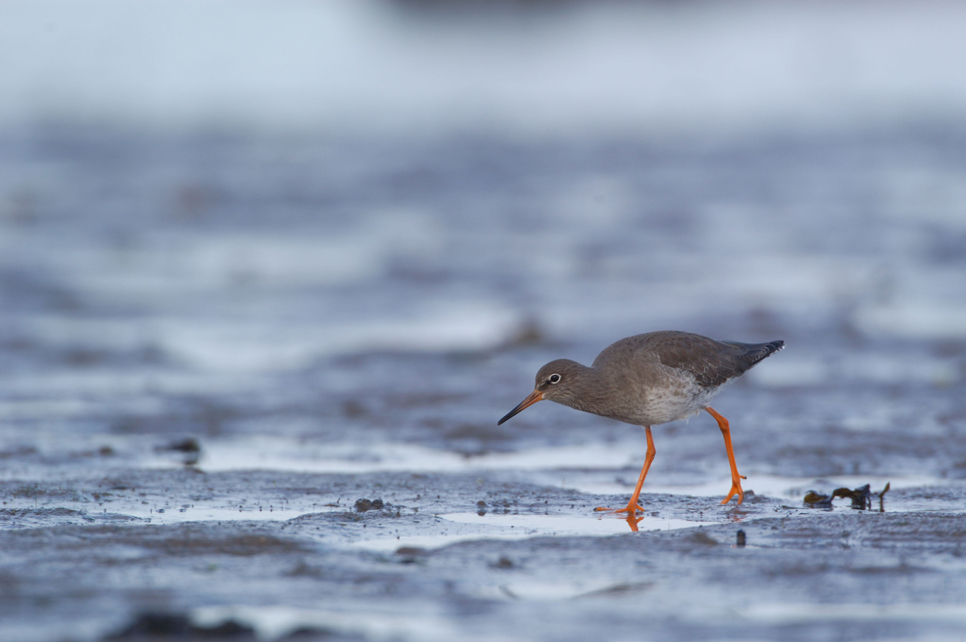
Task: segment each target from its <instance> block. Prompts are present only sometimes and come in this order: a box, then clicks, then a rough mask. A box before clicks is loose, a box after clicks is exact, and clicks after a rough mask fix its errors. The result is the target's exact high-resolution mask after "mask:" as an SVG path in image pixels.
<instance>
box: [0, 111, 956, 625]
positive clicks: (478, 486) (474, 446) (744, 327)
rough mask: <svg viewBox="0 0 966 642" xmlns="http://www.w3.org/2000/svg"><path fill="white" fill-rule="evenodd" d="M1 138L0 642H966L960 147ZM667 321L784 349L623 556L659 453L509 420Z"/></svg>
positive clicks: (696, 440) (667, 443) (666, 448)
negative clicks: (554, 366)
mask: <svg viewBox="0 0 966 642" xmlns="http://www.w3.org/2000/svg"><path fill="white" fill-rule="evenodd" d="M0 139H2V141H0V142H2V145H0V150H2V151H0V167H2V171H0V200H2V205H0V208H2V209H0V307H2V316H0V502H2V504H0V639H4V640H20V641H23V642H32V641H41V640H78V641H88V640H90V641H93V640H102V639H114V640H118V639H120V640H136V639H165V638H164V636H168V637H169V638H176V639H192V638H193V637H195V638H197V639H211V638H212V637H219V636H220V637H221V638H222V639H253V638H257V639H262V640H276V639H300V640H302V639H326V640H329V639H336V640H338V639H346V640H355V639H359V640H429V641H432V640H440V641H443V640H454V639H465V640H494V639H501V640H502V639H534V640H596V639H611V640H632V639H634V640H636V639H650V640H661V641H664V640H666V641H676V640H682V641H683V640H695V639H701V640H765V639H776V640H786V641H798V640H801V641H812V640H846V639H849V640H957V639H961V635H962V631H963V630H964V628H966V561H964V560H966V558H964V554H966V550H964V542H966V330H964V328H966V286H964V283H966V279H964V274H966V215H964V212H966V210H964V202H966V193H964V191H963V185H966V155H964V153H963V150H964V149H966V129H963V127H962V126H961V125H957V124H956V123H952V124H950V123H946V124H936V123H934V122H930V123H929V124H928V125H916V124H911V125H903V126H889V127H878V126H876V127H873V126H870V127H869V128H868V129H862V130H857V131H854V132H851V133H847V134H843V133H842V132H829V133H827V134H823V135H809V136H796V135H792V134H788V135H777V134H776V135H774V136H758V137H754V138H752V139H741V140H737V141H732V142H720V143H708V142H707V141H689V140H682V141H676V142H673V143H671V142H667V141H665V142H655V141H652V140H647V139H639V140H638V139H633V138H631V139H620V140H611V139H605V140H589V141H588V140H582V139H580V140H578V139H571V138H567V137H561V139H559V140H557V141H556V142H552V141H551V142H548V141H544V142H540V143H536V142H527V143H522V142H519V141H507V140H501V139H499V138H494V137H487V136H465V137H463V136H451V137H447V138H443V139H439V140H434V141H433V142H420V143H416V142H401V141H399V140H384V139H378V138H377V139H369V138H351V139H348V138H344V137H338V136H328V137H327V136H316V137H311V136H306V137H297V138H296V139H290V138H286V137H284V136H273V135H264V136H261V135H247V134H246V135H242V134H218V135H214V134H210V133H206V134H178V135H163V136H162V135H150V134H144V133H142V132H134V131H128V130H123V129H114V128H86V127H77V126H73V127H68V126H63V127H60V126H58V127H54V126H49V127H36V128H26V129H15V130H6V131H3V132H0ZM666 328H675V329H684V330H691V331H696V332H701V333H704V334H709V335H712V336H715V337H718V338H723V339H736V340H743V341H765V340H771V339H784V340H785V341H786V346H787V347H786V349H785V350H784V351H783V352H781V353H779V354H777V355H775V356H773V357H771V358H769V359H768V360H767V361H765V362H763V363H762V364H760V365H759V366H757V367H756V368H755V369H754V370H753V371H751V372H750V373H749V374H748V375H747V376H745V377H744V378H743V379H742V380H740V381H739V382H737V383H736V384H735V385H733V386H732V387H731V388H729V389H728V390H727V391H726V392H725V393H724V394H723V395H722V396H721V397H720V398H719V399H718V400H717V402H716V403H715V407H716V408H717V410H718V411H719V412H721V413H722V414H724V415H725V416H726V417H728V418H729V419H730V421H731V426H732V435H733V440H734V447H735V451H736V455H737V460H738V465H739V468H740V470H741V471H742V473H744V474H745V475H747V481H746V482H745V488H746V490H748V491H754V492H749V493H748V496H747V497H746V501H745V502H744V504H743V505H742V506H740V507H735V506H734V505H733V504H732V505H730V506H719V505H718V501H719V500H720V498H721V497H722V496H723V495H724V493H725V492H726V490H727V489H728V487H729V484H730V482H729V473H728V464H727V460H726V457H725V452H724V447H723V444H722V442H721V436H720V433H719V431H718V429H717V427H716V425H715V424H714V422H713V421H712V420H711V418H710V417H707V416H699V417H696V418H693V419H691V420H690V421H689V422H678V423H675V424H670V425H666V426H660V427H656V428H655V431H654V434H655V441H656V445H657V458H656V460H655V462H654V465H653V467H652V469H651V472H650V476H649V478H648V481H647V484H646V485H645V486H644V493H643V495H642V501H643V503H644V504H645V505H646V506H647V507H648V512H647V514H646V515H645V516H644V518H643V520H642V521H641V522H640V524H638V525H637V526H638V528H639V531H638V532H632V530H631V528H630V524H628V523H627V522H626V521H625V520H623V519H620V518H615V517H613V516H610V515H599V514H596V513H595V512H594V510H593V509H594V508H595V507H597V506H610V505H618V506H619V505H622V504H621V503H622V502H625V501H626V499H627V497H628V495H629V493H630V491H631V489H632V487H633V483H634V481H635V480H636V477H637V472H638V470H639V467H640V465H641V463H642V461H643V456H644V450H645V439H644V434H643V431H640V430H639V429H637V428H635V427H632V426H625V425H621V424H618V423H615V422H610V421H608V420H604V419H600V418H597V417H593V416H590V415H584V414H581V413H577V412H575V411H571V410H569V409H565V408H561V407H557V406H553V405H552V404H549V403H547V404H538V405H537V406H535V407H533V408H530V409H528V410H527V411H525V412H524V413H522V414H521V415H520V416H518V417H515V418H514V419H513V420H512V421H510V422H508V423H507V424H505V425H503V426H499V427H497V426H496V420H497V419H498V418H499V417H501V416H502V415H503V414H504V413H506V412H507V411H508V410H509V409H510V408H512V407H513V406H514V405H516V404H517V403H518V402H519V401H520V400H521V399H523V397H524V396H525V395H526V394H528V393H529V392H530V390H531V389H532V377H533V374H534V373H535V372H536V370H537V368H538V367H539V366H540V365H542V364H543V363H544V362H546V361H548V360H550V359H552V358H557V357H569V358H573V359H576V360H579V361H582V362H584V363H588V362H590V361H591V360H592V359H593V357H594V356H595V355H596V353H597V352H598V351H599V350H600V349H602V348H603V347H605V346H606V345H608V344H609V343H610V342H611V341H613V340H616V339H618V338H620V337H623V336H627V335H630V334H635V333H638V332H645V331H651V330H657V329H666ZM886 483H889V484H890V485H891V488H890V490H889V492H888V493H887V494H886V495H885V496H884V498H883V501H882V502H881V503H880V502H879V501H878V499H877V498H873V501H872V508H871V510H853V509H851V508H850V507H849V504H850V502H849V500H848V499H837V500H835V501H834V502H833V504H832V508H830V509H825V510H820V509H811V508H807V507H806V506H805V505H804V503H803V497H804V496H805V494H806V492H807V491H809V490H815V491H817V492H820V493H825V494H829V493H830V492H831V491H832V490H834V489H835V488H838V487H842V486H845V487H848V488H857V487H860V486H862V485H864V484H871V489H872V491H874V492H875V491H879V490H881V489H882V488H883V487H885V485H886ZM377 500H378V501H377ZM739 532H743V533H744V538H745V545H744V546H739V545H738V544H737V542H738V538H739Z"/></svg>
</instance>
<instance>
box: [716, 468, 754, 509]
mask: <svg viewBox="0 0 966 642" xmlns="http://www.w3.org/2000/svg"><path fill="white" fill-rule="evenodd" d="M742 479H748V478H747V477H745V476H744V475H738V477H735V478H732V480H731V490H730V491H728V495H727V496H726V497H725V498H724V499H723V500H721V503H722V504H727V503H728V502H729V501H731V498H732V497H734V496H735V495H737V496H738V501H737V502H736V504H740V503H741V502H742V501H743V500H744V499H745V491H743V490H741V480H742Z"/></svg>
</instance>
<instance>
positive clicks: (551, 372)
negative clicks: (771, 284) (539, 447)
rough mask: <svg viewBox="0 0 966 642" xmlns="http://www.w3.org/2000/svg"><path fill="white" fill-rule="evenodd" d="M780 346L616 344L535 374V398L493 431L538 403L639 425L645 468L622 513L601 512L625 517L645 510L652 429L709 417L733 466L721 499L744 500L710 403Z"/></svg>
mask: <svg viewBox="0 0 966 642" xmlns="http://www.w3.org/2000/svg"><path fill="white" fill-rule="evenodd" d="M784 347H785V342H784V341H769V342H767V343H740V342H738V341H716V340H715V339H710V338H708V337H705V336H702V335H700V334H692V333H690V332H681V331H677V330H665V331H661V332H648V333H646V334H638V335H635V336H632V337H627V338H625V339H621V340H619V341H617V342H615V343H613V344H611V345H610V346H608V347H607V348H605V349H604V350H603V351H602V352H601V353H600V354H599V355H597V358H596V359H594V362H593V364H591V365H590V366H585V365H581V364H579V363H577V362H576V361H571V360H570V359H556V360H554V361H551V362H550V363H548V364H546V365H545V366H543V367H542V368H540V370H539V371H538V372H537V376H536V382H535V385H534V389H533V392H532V393H530V395H529V396H528V397H527V398H526V399H524V400H523V401H521V402H520V403H519V404H518V405H517V406H516V407H515V408H514V409H513V410H511V411H510V412H508V413H507V414H506V415H505V416H504V417H503V418H502V419H500V421H498V422H497V425H498V426H499V425H502V424H503V423H504V422H505V421H507V420H508V419H510V418H511V417H513V416H515V415H517V414H519V413H520V412H521V411H523V410H524V409H526V408H529V407H530V406H532V405H533V404H535V403H537V402H538V401H541V400H543V399H548V400H550V401H554V402H556V403H559V404H563V405H565V406H569V407H571V408H575V409H577V410H582V411H584V412H589V413H593V414H595V415H600V416H602V417H609V418H611V419H616V420H617V421H622V422H624V423H628V424H634V425H638V426H643V427H644V431H645V433H646V435H647V451H646V454H645V458H644V467H643V468H642V469H641V474H640V476H639V477H638V479H637V486H636V487H635V488H634V493H633V495H631V498H630V501H629V502H628V503H627V507H626V508H619V509H610V508H598V509H596V510H598V511H613V512H615V513H627V514H628V519H630V518H631V517H632V516H634V515H635V514H636V513H637V511H643V510H644V508H643V507H642V506H641V505H640V504H639V503H638V499H639V497H640V494H641V487H642V486H643V485H644V479H645V478H646V477H647V471H648V469H650V467H651V462H652V461H654V455H655V453H656V452H657V451H656V450H655V448H654V438H653V437H652V436H651V426H655V425H659V424H664V423H668V422H670V421H677V420H678V419H685V418H687V417H691V416H694V415H696V414H698V413H699V412H701V411H702V410H705V411H707V412H708V413H709V414H710V415H711V416H712V417H714V419H715V421H717V422H718V428H720V429H721V434H722V435H723V436H724V442H725V450H726V451H727V453H728V463H729V464H730V465H731V490H729V491H728V494H727V496H726V497H725V498H724V500H722V502H721V503H722V504H727V503H728V502H729V501H731V499H732V497H735V496H737V498H738V499H737V502H736V504H741V502H742V501H743V500H744V496H745V493H744V490H742V488H741V480H742V479H746V477H745V476H743V475H741V474H739V473H738V466H737V464H736V463H735V453H734V450H733V449H732V447H731V428H730V425H729V423H728V420H727V419H725V418H724V417H723V416H722V415H720V414H719V413H718V412H717V411H715V409H714V408H712V407H711V406H710V405H708V404H709V403H710V402H711V400H712V399H713V398H714V397H715V396H716V395H717V394H718V393H720V392H721V391H722V390H723V389H724V388H726V387H727V386H728V384H730V383H731V382H733V381H734V380H735V379H737V378H738V377H740V376H741V375H742V374H744V373H745V372H747V371H748V370H749V369H750V368H751V367H752V366H754V365H756V364H757V363H759V362H760V361H762V360H763V359H765V358H767V357H769V356H771V355H772V354H774V353H776V352H778V351H779V350H781V349H782V348H784Z"/></svg>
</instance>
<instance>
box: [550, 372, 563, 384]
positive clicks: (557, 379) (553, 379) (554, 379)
mask: <svg viewBox="0 0 966 642" xmlns="http://www.w3.org/2000/svg"><path fill="white" fill-rule="evenodd" d="M547 381H549V382H550V383H560V375H558V374H556V373H554V374H552V375H550V378H549V379H547Z"/></svg>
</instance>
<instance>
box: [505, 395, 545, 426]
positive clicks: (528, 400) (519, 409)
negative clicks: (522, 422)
mask: <svg viewBox="0 0 966 642" xmlns="http://www.w3.org/2000/svg"><path fill="white" fill-rule="evenodd" d="M541 399H543V393H542V392H540V391H539V390H534V391H533V392H531V393H530V396H529V397H527V398H526V399H524V400H523V401H521V402H520V405H518V406H517V407H516V408H514V409H513V410H511V411H510V412H508V413H506V416H504V417H503V419H501V420H500V421H498V422H496V425H497V426H499V425H500V424H502V423H503V422H504V421H506V420H507V419H509V418H510V417H512V416H514V415H517V414H519V413H521V412H523V411H524V410H526V409H527V408H529V407H530V406H532V405H533V404H535V403H537V402H538V401H540V400H541Z"/></svg>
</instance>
